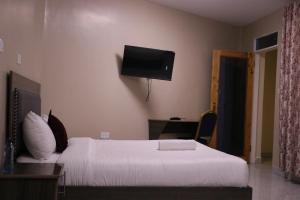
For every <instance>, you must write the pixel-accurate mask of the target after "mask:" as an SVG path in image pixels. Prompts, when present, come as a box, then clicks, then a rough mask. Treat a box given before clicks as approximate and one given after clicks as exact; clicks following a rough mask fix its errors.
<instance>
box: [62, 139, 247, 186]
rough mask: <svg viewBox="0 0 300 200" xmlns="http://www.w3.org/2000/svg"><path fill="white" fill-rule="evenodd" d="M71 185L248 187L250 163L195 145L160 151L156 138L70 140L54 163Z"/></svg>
mask: <svg viewBox="0 0 300 200" xmlns="http://www.w3.org/2000/svg"><path fill="white" fill-rule="evenodd" d="M58 162H59V163H63V164H64V168H65V171H66V184H67V185H71V186H79V185H80V186H209V187H220V186H228V187H229V186H231V187H246V186H247V185H248V176H249V174H248V173H249V172H248V165H247V163H246V162H245V161H244V160H242V159H240V158H237V157H235V156H231V155H228V154H225V153H222V152H220V151H217V150H214V149H211V148H209V147H206V146H204V145H202V144H199V143H197V148H196V150H194V151H193V150H191V151H159V150H158V141H157V140H150V141H149V140H94V139H91V138H72V139H70V140H69V146H68V148H67V149H66V150H65V151H64V152H63V154H62V155H61V156H60V157H59V159H58Z"/></svg>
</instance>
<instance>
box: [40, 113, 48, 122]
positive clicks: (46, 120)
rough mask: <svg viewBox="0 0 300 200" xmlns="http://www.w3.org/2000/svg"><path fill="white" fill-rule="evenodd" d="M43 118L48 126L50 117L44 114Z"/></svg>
mask: <svg viewBox="0 0 300 200" xmlns="http://www.w3.org/2000/svg"><path fill="white" fill-rule="evenodd" d="M41 117H42V119H43V120H44V121H45V122H46V123H47V124H48V119H49V116H48V115H46V114H42V115H41Z"/></svg>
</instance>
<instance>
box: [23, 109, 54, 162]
mask: <svg viewBox="0 0 300 200" xmlns="http://www.w3.org/2000/svg"><path fill="white" fill-rule="evenodd" d="M23 139H24V143H25V145H26V147H27V149H28V151H29V152H30V153H31V154H32V156H33V157H35V158H36V159H48V158H49V157H50V156H51V154H52V153H53V152H54V151H55V148H56V142H55V138H54V135H53V133H52V131H51V129H50V127H49V126H48V124H47V123H46V122H45V121H44V120H43V119H42V118H41V117H40V116H39V115H37V114H35V113H34V112H32V111H30V112H29V113H28V114H27V115H26V117H25V119H24V122H23Z"/></svg>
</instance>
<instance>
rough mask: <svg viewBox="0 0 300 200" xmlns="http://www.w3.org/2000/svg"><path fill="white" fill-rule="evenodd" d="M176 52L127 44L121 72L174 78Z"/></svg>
mask: <svg viewBox="0 0 300 200" xmlns="http://www.w3.org/2000/svg"><path fill="white" fill-rule="evenodd" d="M174 58H175V53H174V52H172V51H163V50H158V49H150V48H143V47H135V46H128V45H125V48H124V56H123V65H122V70H121V74H122V75H128V76H137V77H144V78H149V79H161V80H168V81H170V80H171V79H172V71H173V63H174Z"/></svg>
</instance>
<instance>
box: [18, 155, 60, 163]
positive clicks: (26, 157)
mask: <svg viewBox="0 0 300 200" xmlns="http://www.w3.org/2000/svg"><path fill="white" fill-rule="evenodd" d="M59 156H60V154H58V153H53V154H52V155H51V156H50V157H49V158H48V159H41V160H39V159H35V158H34V157H32V156H31V155H29V154H24V155H20V156H19V157H18V158H17V162H18V163H56V161H57V160H58V158H59Z"/></svg>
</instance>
